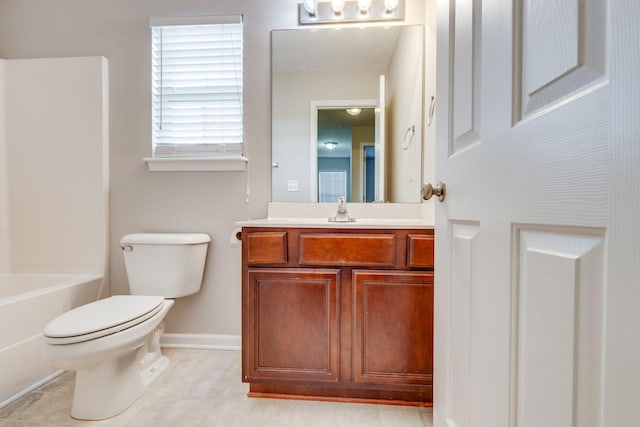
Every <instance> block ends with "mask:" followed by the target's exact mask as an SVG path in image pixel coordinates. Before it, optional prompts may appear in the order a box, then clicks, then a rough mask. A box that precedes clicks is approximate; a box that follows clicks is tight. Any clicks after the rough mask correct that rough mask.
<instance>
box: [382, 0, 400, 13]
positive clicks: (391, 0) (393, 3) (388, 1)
mask: <svg viewBox="0 0 640 427" xmlns="http://www.w3.org/2000/svg"><path fill="white" fill-rule="evenodd" d="M398 3H399V0H384V9H385V10H386V11H387V13H391V12H393V11H394V10H396V7H398Z"/></svg>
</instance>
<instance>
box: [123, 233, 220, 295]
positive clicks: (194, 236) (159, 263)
mask: <svg viewBox="0 0 640 427" xmlns="http://www.w3.org/2000/svg"><path fill="white" fill-rule="evenodd" d="M210 241H211V238H210V237H209V236H208V235H207V234H203V233H136V234H127V235H126V236H124V237H123V238H122V239H121V240H120V248H121V249H122V253H123V255H124V264H125V268H126V270H127V278H128V279H129V291H130V293H131V295H158V296H163V297H165V298H178V297H183V296H187V295H191V294H194V293H196V292H198V291H199V290H200V286H201V285H202V276H203V273H204V263H205V259H206V257H207V247H208V245H209V242H210Z"/></svg>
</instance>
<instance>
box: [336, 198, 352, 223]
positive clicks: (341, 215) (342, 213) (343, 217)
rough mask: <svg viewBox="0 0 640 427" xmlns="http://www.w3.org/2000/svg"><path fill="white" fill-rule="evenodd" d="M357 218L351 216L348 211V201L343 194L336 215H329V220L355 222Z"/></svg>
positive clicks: (339, 199)
mask: <svg viewBox="0 0 640 427" xmlns="http://www.w3.org/2000/svg"><path fill="white" fill-rule="evenodd" d="M355 221H356V219H355V218H351V217H350V216H349V212H348V211H347V202H346V201H345V199H344V197H343V196H340V197H338V209H337V210H336V216H334V217H329V222H355Z"/></svg>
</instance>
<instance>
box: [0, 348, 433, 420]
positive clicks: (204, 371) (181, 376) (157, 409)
mask: <svg viewBox="0 0 640 427" xmlns="http://www.w3.org/2000/svg"><path fill="white" fill-rule="evenodd" d="M165 354H166V355H167V356H169V358H170V359H171V365H170V367H169V369H168V370H167V372H165V373H164V374H163V375H162V376H161V377H160V378H158V380H156V381H155V382H154V383H153V384H152V385H151V387H149V389H147V391H146V393H145V394H144V395H143V396H142V397H141V398H140V399H138V400H137V401H136V402H135V403H134V404H133V405H132V406H131V407H130V408H129V409H128V410H126V411H125V412H124V413H122V414H120V415H118V416H116V417H114V418H111V419H109V420H104V421H93V422H91V421H77V420H74V419H72V418H71V417H70V416H69V411H70V410H71V399H72V394H73V381H74V375H73V373H65V374H63V375H61V376H59V377H58V378H56V379H54V380H53V381H51V382H49V383H48V384H45V385H44V386H42V387H41V388H39V389H37V390H35V391H33V392H31V393H29V394H28V395H26V396H24V397H23V398H22V399H20V400H18V401H16V402H13V403H12V404H11V405H9V406H7V407H5V408H3V409H0V427H8V426H20V427H36V426H38V427H43V426H46V427H63V426H87V427H88V426H103V425H104V426H127V427H128V426H132V427H133V426H135V427H146V426H149V427H164V426H167V427H179V426H185V427H187V426H188V427H198V426H206V427H216V426H221V427H235V426H238V427H252V426H256V427H257V426H259V427H286V426H291V427H293V426H295V427H324V426H329V427H343V426H344V427H357V426H367V427H412V426H416V427H431V426H433V424H432V410H431V408H417V407H411V406H406V407H405V406H390V405H369V404H361V403H329V402H314V401H300V400H280V399H256V398H248V397H247V396H246V394H247V391H248V385H247V384H243V383H242V382H240V372H241V368H240V352H238V351H212V350H185V349H165Z"/></svg>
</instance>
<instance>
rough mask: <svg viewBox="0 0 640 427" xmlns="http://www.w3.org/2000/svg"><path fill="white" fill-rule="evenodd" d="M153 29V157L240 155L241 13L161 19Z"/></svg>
mask: <svg viewBox="0 0 640 427" xmlns="http://www.w3.org/2000/svg"><path fill="white" fill-rule="evenodd" d="M206 22H212V23H206ZM151 31H152V82H153V83H152V85H153V87H152V91H153V93H152V98H153V99H152V112H153V119H152V124H153V132H152V135H153V157H154V158H193V157H240V156H241V155H242V148H243V125H242V44H243V42H242V19H241V17H209V18H207V17H199V18H191V19H190V18H185V19H181V18H177V19H171V18H168V19H162V18H159V19H158V18H156V19H155V20H152V21H151Z"/></svg>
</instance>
